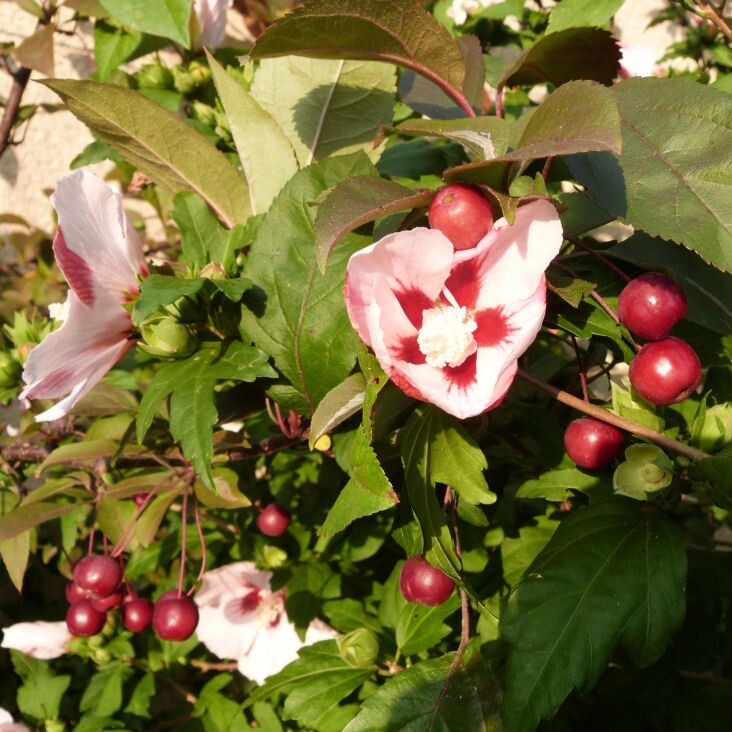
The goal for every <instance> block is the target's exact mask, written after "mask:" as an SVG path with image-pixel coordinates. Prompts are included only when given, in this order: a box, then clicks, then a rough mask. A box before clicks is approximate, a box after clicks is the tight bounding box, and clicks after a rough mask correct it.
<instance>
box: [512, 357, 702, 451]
mask: <svg viewBox="0 0 732 732" xmlns="http://www.w3.org/2000/svg"><path fill="white" fill-rule="evenodd" d="M518 376H519V377H520V378H521V379H523V380H524V381H525V382H526V383H527V384H531V386H533V387H535V388H536V389H539V390H540V391H543V392H544V393H545V394H548V395H549V396H550V397H552V398H553V399H556V400H557V401H558V402H561V403H562V404H566V405H567V406H569V407H573V408H574V409H576V410H577V411H579V412H583V413H584V414H587V415H589V416H590V417H595V419H599V420H601V421H602V422H607V423H608V424H611V425H614V426H615V427H619V428H620V429H621V430H625V431H626V432H630V433H632V434H634V435H638V437H644V438H645V439H647V440H650V441H651V442H655V443H656V444H657V445H660V446H661V447H665V448H667V449H669V450H673V451H674V452H677V453H678V454H679V455H684V457H688V458H690V459H691V460H704V459H705V458H708V457H711V456H710V455H709V454H707V453H706V452H702V451H701V450H697V449H696V448H695V447H690V446H689V445H685V444H684V443H683V442H678V441H677V440H672V439H671V438H670V437H666V435H662V434H661V433H660V432H656V431H655V430H652V429H651V428H650V427H645V426H644V425H642V424H638V423H637V422H632V421H631V420H629V419H625V417H619V416H618V415H617V414H614V413H613V412H609V411H608V410H607V409H602V407H597V406H595V405H594V404H588V403H587V402H583V401H582V400H581V399H578V398H577V397H575V396H572V395H571V394H569V393H568V392H566V391H564V390H563V389H559V388H557V387H556V386H553V385H552V384H547V383H546V382H545V381H542V380H541V379H537V378H536V377H535V376H532V375H531V374H529V373H528V372H526V371H524V370H523V369H519V370H518Z"/></svg>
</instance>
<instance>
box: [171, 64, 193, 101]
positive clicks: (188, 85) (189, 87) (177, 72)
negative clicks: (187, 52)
mask: <svg viewBox="0 0 732 732" xmlns="http://www.w3.org/2000/svg"><path fill="white" fill-rule="evenodd" d="M173 86H174V87H175V88H176V90H177V91H179V92H180V93H181V94H192V93H193V92H194V91H195V90H196V80H195V78H194V77H193V74H191V73H189V72H188V71H185V70H184V69H181V68H178V67H177V66H176V67H174V68H173Z"/></svg>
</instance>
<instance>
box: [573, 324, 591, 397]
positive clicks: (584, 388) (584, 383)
mask: <svg viewBox="0 0 732 732" xmlns="http://www.w3.org/2000/svg"><path fill="white" fill-rule="evenodd" d="M570 338H571V339H572V346H573V347H574V355H575V357H576V358H577V370H578V373H579V379H580V384H581V385H582V398H583V399H584V400H585V401H586V402H589V401H590V395H589V394H588V392H587V374H585V365H584V362H583V360H582V354H581V353H580V349H579V346H578V345H577V338H576V337H575V336H574V335H573V334H571V333H570Z"/></svg>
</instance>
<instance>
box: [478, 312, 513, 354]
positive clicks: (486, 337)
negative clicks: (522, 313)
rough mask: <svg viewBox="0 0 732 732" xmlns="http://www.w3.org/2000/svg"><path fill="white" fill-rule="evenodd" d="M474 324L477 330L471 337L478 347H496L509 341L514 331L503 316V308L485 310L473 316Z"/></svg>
mask: <svg viewBox="0 0 732 732" xmlns="http://www.w3.org/2000/svg"><path fill="white" fill-rule="evenodd" d="M475 322H476V323H477V324H478V328H477V329H476V331H475V333H473V337H474V338H475V342H476V343H477V344H478V346H479V347H481V346H497V345H498V344H499V343H504V342H506V341H510V340H511V334H512V333H513V332H514V331H515V330H516V329H515V328H513V327H512V326H511V324H510V323H509V322H508V318H507V317H506V316H505V315H504V314H503V308H502V307H497V308H487V309H486V310H481V311H480V312H479V313H476V314H475Z"/></svg>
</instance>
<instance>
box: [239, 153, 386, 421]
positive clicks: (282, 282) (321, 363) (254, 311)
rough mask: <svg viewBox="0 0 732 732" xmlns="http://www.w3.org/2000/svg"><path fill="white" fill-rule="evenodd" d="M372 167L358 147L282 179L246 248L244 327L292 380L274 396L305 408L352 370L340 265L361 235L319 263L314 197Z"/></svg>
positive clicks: (352, 341) (360, 242)
mask: <svg viewBox="0 0 732 732" xmlns="http://www.w3.org/2000/svg"><path fill="white" fill-rule="evenodd" d="M372 170H373V168H372V167H371V164H370V163H369V161H368V160H367V159H366V158H365V157H364V156H363V155H361V154H356V155H353V156H339V157H336V158H331V159H328V160H324V161H323V162H321V163H317V164H315V165H312V166H310V167H308V168H306V169H305V170H302V171H300V172H299V173H297V174H296V175H295V177H294V178H293V179H292V180H291V181H290V182H289V183H287V185H286V186H285V187H284V189H283V190H282V192H281V193H280V195H279V196H278V197H277V199H276V200H275V202H274V203H273V204H272V208H271V209H270V210H269V212H268V213H267V214H266V215H265V217H264V219H263V220H262V223H261V225H260V227H259V229H258V230H257V235H256V237H255V239H254V242H253V243H252V246H251V248H250V250H249V256H248V258H247V263H246V266H245V269H244V274H245V275H246V276H247V277H248V278H249V279H250V280H251V281H252V282H253V283H254V285H255V287H254V288H253V289H252V290H250V291H249V292H248V293H247V295H246V296H245V299H244V302H245V304H246V305H247V306H248V308H249V309H248V310H246V309H245V310H244V311H243V312H242V328H243V330H244V332H245V333H246V335H247V337H249V338H251V339H252V340H253V341H254V343H255V345H257V346H258V347H259V348H261V349H262V350H263V351H265V352H266V353H269V354H270V355H271V356H273V358H274V361H275V365H276V367H277V369H278V370H279V371H280V372H281V373H282V374H283V376H284V377H285V378H286V379H287V380H288V381H289V382H290V384H291V385H292V388H291V389H290V390H289V393H288V394H287V395H285V394H283V393H282V392H280V395H279V396H278V399H281V400H282V401H284V403H285V405H286V406H288V407H290V408H291V409H294V410H295V411H297V412H299V413H300V414H305V415H308V416H309V415H311V414H312V413H313V411H314V410H315V407H316V406H317V405H318V403H319V402H320V400H321V399H322V398H323V397H324V396H325V395H326V394H327V393H328V392H329V391H330V390H331V389H332V388H333V387H334V386H336V385H337V384H340V383H341V382H342V381H343V380H344V379H345V378H346V377H347V376H348V375H349V374H350V372H351V370H352V369H353V365H354V362H355V359H356V355H355V347H356V341H357V338H356V335H355V333H354V331H353V329H352V328H351V326H350V324H349V321H348V315H347V313H346V308H345V304H344V301H343V283H344V281H345V267H346V262H347V260H348V258H349V257H350V255H351V254H352V253H353V252H354V251H355V250H356V249H358V248H359V247H360V246H363V245H364V243H365V241H364V237H359V236H356V235H350V238H349V239H348V240H344V241H343V242H342V244H341V246H340V247H339V248H338V249H337V250H336V251H335V252H334V253H333V256H332V257H331V262H330V267H329V268H328V271H327V273H326V274H325V275H322V274H321V273H320V271H319V270H318V265H317V261H316V253H317V249H316V246H315V240H314V234H313V219H314V212H313V210H312V208H311V205H312V202H313V201H315V200H317V199H318V198H319V197H320V196H321V195H322V194H323V192H324V191H326V190H327V189H328V188H331V187H332V186H335V185H336V184H337V183H340V182H341V181H343V180H346V179H347V178H350V177H352V176H354V175H365V174H368V173H370V172H371V171H372Z"/></svg>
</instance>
